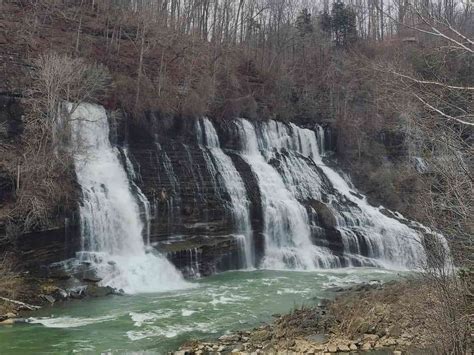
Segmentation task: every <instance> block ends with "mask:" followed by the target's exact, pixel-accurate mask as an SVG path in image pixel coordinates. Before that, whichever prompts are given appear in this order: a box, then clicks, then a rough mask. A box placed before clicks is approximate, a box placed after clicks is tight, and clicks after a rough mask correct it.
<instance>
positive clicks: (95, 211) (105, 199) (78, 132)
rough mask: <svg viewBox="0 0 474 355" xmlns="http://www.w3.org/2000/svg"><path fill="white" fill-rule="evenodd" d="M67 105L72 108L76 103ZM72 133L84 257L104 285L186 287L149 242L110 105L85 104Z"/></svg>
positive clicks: (153, 289)
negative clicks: (114, 138) (112, 129)
mask: <svg viewBox="0 0 474 355" xmlns="http://www.w3.org/2000/svg"><path fill="white" fill-rule="evenodd" d="M67 108H68V109H69V110H71V108H72V104H68V105H67ZM71 131H72V146H71V148H72V152H73V155H74V164H75V169H76V175H77V181H78V183H79V184H80V186H81V190H82V204H81V206H80V208H79V211H80V219H81V235H82V249H83V250H82V252H81V253H79V257H80V258H81V259H82V260H83V261H87V262H88V263H90V264H92V265H93V267H94V268H95V269H96V272H97V274H98V276H99V277H101V278H102V281H101V283H102V285H107V286H112V287H114V288H116V289H123V290H124V291H125V292H127V293H137V292H156V291H167V290H172V289H177V288H182V287H185V286H186V283H185V282H184V281H183V279H182V276H181V274H180V273H179V272H178V271H177V270H176V269H175V268H174V267H173V266H172V265H171V263H170V262H169V261H168V260H167V259H166V258H165V257H163V256H162V255H160V254H158V253H157V252H154V251H153V249H152V248H151V247H149V246H148V245H146V244H145V242H144V234H147V226H145V225H144V223H143V221H142V220H141V218H140V208H139V205H138V202H137V198H135V197H134V195H133V194H132V189H131V187H132V186H133V185H132V184H131V182H130V181H129V178H128V176H127V173H126V170H125V169H124V167H123V166H122V164H121V162H120V159H119V151H118V150H117V149H115V148H114V147H112V145H111V144H110V141H109V125H108V121H107V115H106V112H105V109H104V108H103V107H101V106H96V105H92V104H85V103H84V104H80V105H79V106H78V107H77V108H76V109H75V110H74V112H73V113H72V115H71ZM125 156H126V154H125ZM126 157H127V156H126ZM126 163H127V164H129V166H128V170H129V174H130V173H131V174H134V172H133V166H132V165H131V163H130V162H129V161H128V162H126ZM134 189H135V190H136V191H137V196H138V198H139V200H141V201H142V204H143V206H144V209H145V215H147V216H146V218H145V219H147V218H149V203H148V201H147V200H146V197H145V196H144V195H143V194H142V193H141V191H140V189H139V188H138V186H136V185H135V186H134ZM145 201H146V202H145ZM146 223H149V220H148V221H146ZM145 237H147V236H145Z"/></svg>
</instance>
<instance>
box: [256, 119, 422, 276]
mask: <svg viewBox="0 0 474 355" xmlns="http://www.w3.org/2000/svg"><path fill="white" fill-rule="evenodd" d="M316 132H317V133H316ZM316 132H314V131H312V130H309V129H303V128H300V127H298V126H296V125H294V124H290V125H285V124H283V123H279V122H275V121H269V122H266V123H263V124H261V125H260V127H259V139H258V145H259V149H260V150H262V151H263V152H264V155H265V156H266V159H267V160H271V159H274V160H275V159H276V160H277V161H278V170H279V173H280V174H281V176H282V178H283V180H284V182H285V184H286V185H287V189H288V190H289V191H291V192H292V194H293V196H294V197H295V198H297V199H298V200H300V201H304V200H308V199H310V198H312V199H316V200H318V201H322V196H324V198H325V199H326V200H327V202H326V203H325V204H326V205H327V207H328V208H329V209H330V210H331V211H332V213H333V214H334V216H335V218H336V221H337V226H336V228H337V230H338V231H339V232H340V234H341V236H342V241H343V245H344V254H343V260H344V264H345V265H348V266H360V265H373V266H383V267H388V268H405V267H409V268H412V267H419V266H420V265H421V264H422V263H423V262H424V261H425V251H424V248H423V243H422V240H421V235H420V234H419V233H418V232H417V231H415V230H414V229H412V228H410V227H408V226H407V225H406V224H404V223H401V222H400V221H398V220H397V219H395V218H390V217H388V216H386V215H385V214H383V213H382V212H381V208H376V207H373V206H371V205H369V204H368V202H367V201H366V198H365V197H364V196H362V195H360V194H359V193H358V192H357V191H355V190H353V188H352V187H350V186H349V184H348V182H346V181H345V180H344V178H343V177H342V176H341V174H339V173H337V172H336V171H335V170H334V169H332V168H330V167H329V166H327V165H326V164H325V163H324V162H323V160H322V158H321V154H320V150H321V149H323V148H324V142H321V140H323V139H324V132H323V131H322V129H320V128H319V127H318V129H317V131H316ZM318 138H319V141H318ZM254 145H255V146H256V144H255V143H254ZM254 149H256V147H255V148H254ZM326 182H328V183H329V184H330V186H326Z"/></svg>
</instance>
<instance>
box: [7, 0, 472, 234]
mask: <svg viewBox="0 0 474 355" xmlns="http://www.w3.org/2000/svg"><path fill="white" fill-rule="evenodd" d="M308 5H309V4H305V3H304V2H300V1H270V2H266V1H254V0H252V1H250V0H248V1H245V0H243V1H184V2H182V3H181V2H180V1H161V2H160V1H157V2H155V1H130V2H128V1H100V2H97V1H53V0H51V1H46V0H43V1H3V2H2V12H1V16H2V18H1V22H0V23H1V32H0V34H1V37H0V42H1V55H2V62H3V63H2V70H3V72H4V78H5V80H3V81H2V83H1V91H2V93H3V94H6V95H12V96H21V97H24V98H27V99H28V100H29V101H30V103H31V102H32V101H34V102H35V104H32V105H30V106H31V107H30V109H31V110H34V109H41V107H39V108H38V106H41V105H43V107H44V105H46V106H47V105H53V107H54V105H55V104H56V103H57V102H56V101H57V99H59V98H60V99H64V98H65V99H70V100H72V99H76V100H86V101H87V100H90V99H93V100H96V101H99V102H100V103H102V104H104V105H105V106H106V108H109V109H122V110H125V111H127V112H129V113H131V114H132V116H133V117H135V119H139V118H140V113H141V112H143V111H147V110H153V111H159V112H160V114H161V115H163V116H166V115H174V116H184V117H197V116H202V115H207V116H209V117H212V118H215V119H224V120H225V119H229V118H233V117H247V118H251V119H258V120H265V119H269V118H272V119H277V120H283V121H288V120H291V121H293V122H298V123H302V124H305V125H308V126H311V125H312V124H314V123H320V124H323V125H326V126H328V127H330V128H331V132H333V134H332V137H333V141H332V142H331V144H332V148H334V150H335V152H336V154H337V157H338V158H339V159H340V160H341V161H342V162H344V165H345V166H346V167H347V169H348V172H350V173H351V174H352V175H353V176H354V178H355V181H356V183H357V185H358V187H359V188H361V189H362V191H363V192H366V193H368V194H369V196H370V197H371V198H372V199H373V201H374V202H375V203H383V204H384V205H386V206H387V207H389V208H393V209H397V210H399V211H401V212H402V213H405V214H407V215H409V216H411V217H412V218H417V219H418V220H420V221H425V222H426V221H429V222H430V223H432V224H433V225H434V226H435V227H436V228H440V229H442V230H444V231H446V232H447V233H448V234H453V236H456V238H461V236H462V235H465V236H466V235H470V233H472V230H470V228H472V225H470V223H469V220H470V218H469V217H470V215H471V212H472V195H471V193H472V176H471V175H470V173H469V171H470V167H471V164H472V150H471V149H472V82H473V80H474V79H473V75H474V74H473V70H472V69H473V68H472V66H473V48H472V41H471V40H470V39H469V37H470V36H471V38H472V31H473V23H472V9H471V7H470V6H469V4H468V3H466V4H464V3H455V2H449V3H448V2H447V3H436V2H434V3H426V4H425V3H423V4H422V3H420V4H418V3H411V2H395V3H393V4H384V3H383V2H380V3H378V2H368V3H365V2H344V3H343V2H335V3H328V2H322V3H312V4H310V5H311V6H308ZM64 78H69V80H70V83H66V82H61V79H64ZM96 79H98V82H97V81H96V82H95V83H94V84H91V83H92V81H94V80H96ZM44 93H47V94H48V95H49V102H45V101H46V100H44V99H43V94H44ZM32 106H35V107H32ZM27 116H28V115H27ZM132 116H131V117H132ZM37 123H38V124H39V125H42V124H47V123H48V122H35V123H33V122H27V123H26V132H25V134H26V136H28V135H32V136H33V137H31V140H34V141H35V142H28V141H25V140H23V143H22V145H23V148H22V149H23V150H24V151H23V152H19V151H18V150H17V149H13V150H14V152H13V155H14V156H12V159H11V161H10V163H11V164H7V163H6V162H3V163H2V164H3V166H4V167H3V168H2V171H4V172H3V173H2V174H5V170H6V171H7V172H8V175H6V176H7V177H6V180H11V181H12V184H10V186H11V189H12V190H14V186H13V185H14V184H13V182H14V181H15V180H16V178H15V176H16V175H17V165H20V166H22V167H23V169H21V170H22V179H21V180H22V181H21V182H22V183H21V184H19V186H18V188H19V190H18V191H16V192H15V191H12V193H13V192H14V193H13V195H16V196H17V197H16V199H17V200H18V199H19V200H21V201H22V204H26V205H28V207H26V208H27V209H38V208H39V209H40V211H35V212H34V213H36V214H39V215H47V213H45V211H43V209H46V210H47V209H48V208H49V207H50V206H49V205H51V203H50V202H48V201H47V200H48V199H49V198H50V196H48V195H50V194H48V191H46V190H47V189H48V187H47V186H43V188H41V187H40V188H37V187H36V188H35V190H36V194H33V196H32V195H31V194H29V195H28V197H26V196H25V197H23V196H22V193H23V190H25V191H28V190H29V188H30V187H29V186H28V185H29V184H30V183H29V182H28V181H29V174H33V175H34V174H42V173H43V171H42V170H45V169H46V167H34V165H35V164H38V159H37V158H36V157H35V156H34V155H35V154H40V153H41V152H40V150H36V149H35V148H36V147H32V146H31V145H37V144H39V145H42V142H40V139H39V138H38V136H37V133H36V130H42V129H44V128H42V127H37V126H38V124H37ZM4 125H5V123H4ZM4 129H5V133H7V135H8V132H10V133H11V130H12V128H10V131H9V129H8V128H4ZM30 130H33V132H30ZM46 141H47V143H48V144H51V142H49V140H48V139H46ZM44 147H45V145H43V148H44ZM28 149H32V150H33V152H29V151H28ZM9 150H10V149H9V144H8V143H7V142H5V143H2V151H4V152H7V153H8V152H9ZM35 150H36V153H35V152H34V151H35ZM26 152H28V154H26ZM44 154H48V150H47V149H46V148H44ZM43 159H46V158H43ZM40 160H42V159H40ZM53 170H55V172H51V173H52V174H53V175H55V176H51V181H49V182H48V183H49V184H58V183H59V181H58V179H59V176H57V175H58V174H59V172H58V170H61V169H53ZM66 170H67V169H66ZM8 176H9V178H8ZM60 180H64V179H60ZM32 181H38V179H34V178H33V180H32ZM6 184H7V185H9V184H8V183H6ZM65 185H66V186H63V189H66V190H70V188H68V187H67V184H65ZM25 193H26V192H25ZM13 195H12V196H13ZM35 195H36V196H35ZM58 195H60V194H58ZM12 198H13V197H12ZM58 198H59V196H55V197H54V199H55V200H56V202H55V203H57V202H58ZM31 199H34V200H35V202H33V201H30V200H31ZM14 200H15V199H14V198H13V200H12V199H8V198H7V201H9V203H15V202H14ZM53 204H54V203H53ZM37 205H41V206H43V207H38V206H37ZM14 210H15V208H14ZM13 214H14V212H13ZM22 214H24V213H23V211H22ZM9 215H11V212H9ZM454 221H456V222H455V223H453V222H454ZM32 223H33V222H32ZM34 223H36V222H34ZM34 223H33V224H34ZM38 223H39V222H38ZM453 228H454V229H453ZM461 231H462V232H461ZM466 232H467V233H466Z"/></svg>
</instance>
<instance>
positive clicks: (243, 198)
mask: <svg viewBox="0 0 474 355" xmlns="http://www.w3.org/2000/svg"><path fill="white" fill-rule="evenodd" d="M196 127H197V136H198V142H199V144H200V145H201V146H206V147H207V148H208V150H209V152H210V153H211V154H212V158H213V161H212V162H208V165H210V166H212V165H213V163H214V164H215V170H217V172H218V173H219V177H220V178H221V180H222V182H221V183H222V184H223V185H224V187H225V189H226V191H227V193H228V194H229V197H230V210H231V212H232V217H233V220H234V225H235V228H236V232H237V234H238V235H237V238H236V240H237V243H240V244H242V245H241V249H242V251H243V253H242V256H243V258H242V262H241V263H242V265H243V266H244V267H246V268H251V267H254V266H255V256H254V255H255V253H254V248H253V239H252V236H253V234H252V227H251V225H250V212H249V205H250V202H249V200H248V199H247V191H246V189H245V185H244V182H243V181H242V178H241V177H240V174H239V172H238V171H237V169H236V168H235V166H234V163H233V162H232V159H231V158H230V157H229V156H228V155H227V154H225V153H224V151H223V150H222V149H221V147H220V143H219V137H218V135H217V132H216V130H215V128H214V126H213V125H212V123H211V121H209V120H208V119H207V118H203V119H202V120H201V121H198V122H197V125H196ZM241 236H243V238H242V237H241Z"/></svg>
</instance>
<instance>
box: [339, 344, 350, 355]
mask: <svg viewBox="0 0 474 355" xmlns="http://www.w3.org/2000/svg"><path fill="white" fill-rule="evenodd" d="M337 350H338V351H340V352H343V353H346V352H349V351H351V349H350V348H349V347H348V346H347V345H346V344H339V345H338V346H337Z"/></svg>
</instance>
